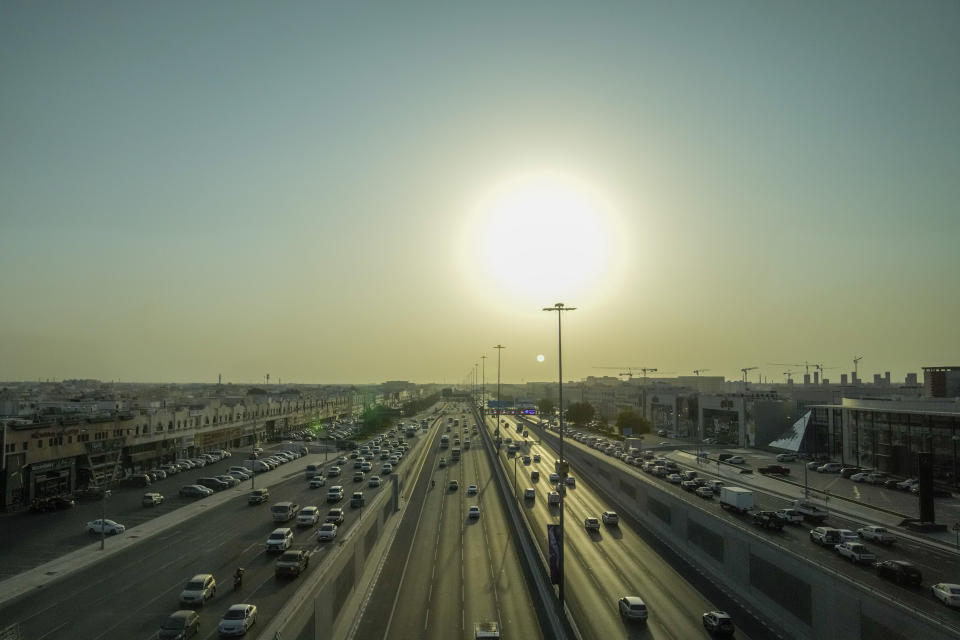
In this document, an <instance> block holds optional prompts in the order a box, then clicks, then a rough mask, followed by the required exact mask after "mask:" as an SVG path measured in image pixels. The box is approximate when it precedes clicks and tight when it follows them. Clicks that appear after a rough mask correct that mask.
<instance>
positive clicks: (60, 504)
mask: <svg viewBox="0 0 960 640" xmlns="http://www.w3.org/2000/svg"><path fill="white" fill-rule="evenodd" d="M50 500H51V502H53V506H54V507H55V508H57V509H72V508H73V507H74V505H76V501H74V499H73V497H72V496H57V497H55V498H51V499H50Z"/></svg>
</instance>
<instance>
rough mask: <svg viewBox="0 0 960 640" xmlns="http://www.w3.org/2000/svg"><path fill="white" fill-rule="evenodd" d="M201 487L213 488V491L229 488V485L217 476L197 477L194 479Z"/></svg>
mask: <svg viewBox="0 0 960 640" xmlns="http://www.w3.org/2000/svg"><path fill="white" fill-rule="evenodd" d="M196 483H197V484H199V485H200V486H201V487H206V488H207V489H213V490H214V491H223V490H224V489H229V488H230V485H229V484H228V483H226V482H224V481H223V480H220V479H218V478H199V479H198V480H197V481H196Z"/></svg>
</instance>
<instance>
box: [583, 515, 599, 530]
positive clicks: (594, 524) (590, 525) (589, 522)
mask: <svg viewBox="0 0 960 640" xmlns="http://www.w3.org/2000/svg"><path fill="white" fill-rule="evenodd" d="M583 528H584V529H586V530H587V531H600V520H598V519H597V518H594V517H592V516H589V517H587V518H584V519H583Z"/></svg>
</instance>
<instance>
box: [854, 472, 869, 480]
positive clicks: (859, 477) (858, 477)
mask: <svg viewBox="0 0 960 640" xmlns="http://www.w3.org/2000/svg"><path fill="white" fill-rule="evenodd" d="M868 475H870V474H869V473H868V472H866V471H861V472H860V473H855V474H853V475H852V476H850V479H851V480H853V481H854V482H866V481H867V476H868Z"/></svg>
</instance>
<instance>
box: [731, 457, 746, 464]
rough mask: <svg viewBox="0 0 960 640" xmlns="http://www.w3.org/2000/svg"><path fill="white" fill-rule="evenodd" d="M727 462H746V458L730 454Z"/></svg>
mask: <svg viewBox="0 0 960 640" xmlns="http://www.w3.org/2000/svg"><path fill="white" fill-rule="evenodd" d="M727 462H728V463H730V464H744V463H745V462H746V460H744V459H743V456H730V457H729V458H727Z"/></svg>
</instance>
